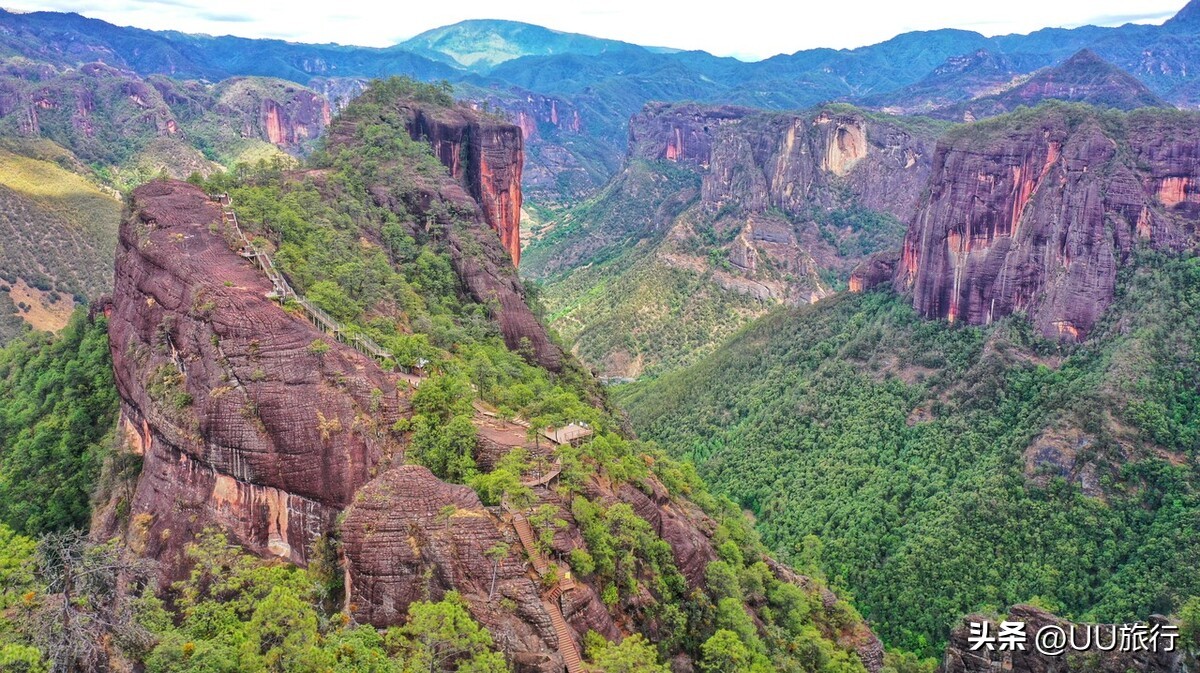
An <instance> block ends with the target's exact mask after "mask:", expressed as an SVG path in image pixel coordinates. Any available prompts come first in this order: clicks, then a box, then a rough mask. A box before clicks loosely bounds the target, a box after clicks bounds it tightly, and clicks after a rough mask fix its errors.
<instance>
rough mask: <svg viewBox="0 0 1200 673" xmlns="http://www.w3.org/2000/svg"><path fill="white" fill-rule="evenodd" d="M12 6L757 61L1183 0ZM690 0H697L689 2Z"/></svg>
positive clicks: (337, 36)
mask: <svg viewBox="0 0 1200 673" xmlns="http://www.w3.org/2000/svg"><path fill="white" fill-rule="evenodd" d="M0 3H2V4H3V6H4V7H5V8H8V9H13V10H39V9H41V10H53V11H70V12H79V13H80V14H83V15H84V16H89V17H93V18H97V19H103V20H105V21H108V22H110V23H115V24H117V25H122V26H137V27H140V28H150V29H155V30H166V29H170V30H180V31H184V32H188V33H208V34H210V35H238V36H242V37H269V38H279V39H285V40H292V41H297V42H321V43H324V42H338V43H341V44H354V45H363V46H375V47H384V46H389V45H392V44H395V43H397V42H400V41H403V40H404V39H405V38H408V37H412V36H413V35H416V34H418V33H420V32H422V31H425V30H428V29H430V28H436V27H438V26H444V25H447V24H451V23H455V22H457V21H461V20H464V19H510V20H514V21H525V22H528V23H535V24H538V25H541V26H545V27H547V28H553V29H555V30H562V31H568V32H575V33H585V34H587V35H594V36H597V37H606V38H612V39H618V40H625V41H626V42H633V43H635V44H642V45H650V46H664V47H675V48H680V49H703V50H705V51H708V52H710V53H713V54H716V55H718V56H735V57H737V58H741V59H743V60H757V59H760V58H766V57H768V56H772V55H774V54H780V53H786V54H790V53H793V52H796V51H799V50H801V49H810V48H814V47H834V48H853V47H860V46H864V45H868V44H874V43H877V42H882V41H884V40H886V39H888V38H891V37H893V36H895V35H897V34H899V33H904V32H908V31H913V30H930V29H936V28H961V29H965V30H973V31H977V32H980V33H983V34H985V35H1001V34H1007V33H1028V32H1031V31H1034V30H1037V29H1039V28H1045V27H1064V28H1071V27H1075V26H1082V25H1087V24H1093V25H1100V26H1116V25H1121V24H1123V23H1129V22H1134V23H1161V22H1162V21H1164V20H1166V19H1167V18H1170V16H1172V15H1173V14H1174V13H1175V12H1176V11H1178V10H1179V9H1180V8H1181V7H1182V6H1183V5H1184V4H1185V0H1004V1H1003V2H970V1H966V2H964V0H909V1H907V2H906V1H904V0H858V1H857V2H853V3H850V2H831V1H830V0H821V1H820V2H814V1H812V0H791V1H790V2H788V1H786V0H785V2H780V1H779V0H737V2H733V3H728V4H724V5H723V7H724V8H723V9H722V10H721V11H712V10H710V9H709V7H712V6H714V5H713V4H710V3H704V4H701V3H695V4H690V3H682V2H654V1H653V0H518V1H517V2H498V1H496V0H490V1H488V2H483V1H480V0H450V1H446V0H441V1H434V2H429V1H422V0H416V1H413V0H407V1H406V0H323V1H321V2H311V1H309V0H0ZM689 4H690V6H689Z"/></svg>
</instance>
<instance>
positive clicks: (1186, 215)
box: [853, 104, 1200, 340]
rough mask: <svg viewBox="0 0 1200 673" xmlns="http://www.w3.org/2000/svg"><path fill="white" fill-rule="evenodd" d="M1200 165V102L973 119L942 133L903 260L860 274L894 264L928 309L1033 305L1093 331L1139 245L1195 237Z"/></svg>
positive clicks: (961, 312)
mask: <svg viewBox="0 0 1200 673" xmlns="http://www.w3.org/2000/svg"><path fill="white" fill-rule="evenodd" d="M1198 178H1200V134H1198V133H1197V126H1196V124H1195V119H1194V116H1192V115H1190V114H1185V113H1173V112H1167V113H1162V112H1153V111H1139V112H1135V113H1131V114H1130V115H1128V116H1119V115H1118V116H1115V117H1114V116H1111V115H1107V116H1106V115H1104V114H1101V113H1099V112H1097V111H1095V110H1093V109H1089V108H1080V107H1072V106H1069V105H1062V104H1051V105H1047V106H1043V107H1039V108H1037V109H1035V110H1033V111H1029V112H1025V113H1017V114H1015V115H1012V116H1007V117H1001V118H997V119H996V120H994V121H992V122H985V123H981V124H977V125H974V126H972V127H968V128H964V129H963V130H962V131H961V132H958V133H952V134H950V135H949V136H948V137H947V138H946V139H944V140H943V141H942V142H941V143H940V144H939V146H938V150H937V152H936V153H935V155H934V159H933V173H932V175H931V177H930V179H929V184H928V186H927V188H926V190H925V196H924V197H923V198H922V201H921V204H920V206H919V208H918V209H917V212H916V214H915V215H914V217H913V218H912V220H911V224H910V226H909V229H908V233H907V235H906V237H905V241H904V246H903V250H902V252H901V254H900V255H899V258H898V260H897V258H896V256H895V255H881V259H877V260H875V261H873V263H872V266H871V267H870V268H868V267H864V268H863V269H862V270H860V271H859V272H858V273H856V274H855V280H854V281H853V285H854V287H855V288H857V289H862V288H866V287H870V286H872V285H874V284H879V283H881V282H883V280H884V277H885V274H883V273H881V272H880V271H879V270H880V269H882V268H886V267H887V266H888V265H889V264H895V267H896V271H895V274H894V286H895V288H896V289H897V290H898V291H901V292H911V293H912V296H913V306H914V307H915V308H916V309H917V310H918V311H919V312H920V313H921V314H922V315H924V316H926V317H929V318H941V319H945V320H949V321H952V322H953V321H959V320H961V321H964V322H967V323H969V324H973V325H982V324H988V323H990V322H992V321H994V320H996V319H998V318H1000V317H1003V316H1006V315H1009V314H1012V313H1014V312H1018V311H1022V312H1026V313H1028V315H1029V317H1030V319H1031V320H1032V321H1033V322H1034V324H1035V325H1036V326H1037V327H1038V329H1039V330H1040V331H1041V332H1042V333H1043V334H1045V335H1047V336H1051V337H1058V338H1065V339H1068V340H1081V339H1083V338H1085V337H1086V336H1087V334H1088V332H1089V331H1090V330H1091V329H1092V327H1093V326H1094V325H1095V324H1096V321H1097V319H1098V318H1099V316H1100V314H1101V313H1103V312H1104V310H1105V308H1106V307H1107V306H1108V305H1109V304H1110V303H1111V301H1112V298H1113V292H1114V289H1115V285H1116V278H1117V272H1118V270H1119V269H1120V268H1121V267H1122V265H1123V264H1124V263H1125V262H1126V260H1127V259H1128V258H1129V256H1130V254H1131V251H1132V250H1133V249H1134V247H1135V246H1138V245H1147V246H1150V247H1153V248H1156V249H1163V250H1181V249H1184V248H1187V247H1190V246H1192V245H1194V244H1195V241H1196V233H1197V218H1198V217H1200V192H1198V191H1197V190H1196V184H1197V179H1198ZM893 260H895V261H893Z"/></svg>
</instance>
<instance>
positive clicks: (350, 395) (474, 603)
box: [96, 181, 878, 672]
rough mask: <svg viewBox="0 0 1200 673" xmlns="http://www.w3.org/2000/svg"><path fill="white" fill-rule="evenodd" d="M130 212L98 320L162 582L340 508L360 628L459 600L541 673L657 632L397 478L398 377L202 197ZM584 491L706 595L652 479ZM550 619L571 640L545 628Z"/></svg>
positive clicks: (352, 606) (432, 484)
mask: <svg viewBox="0 0 1200 673" xmlns="http://www.w3.org/2000/svg"><path fill="white" fill-rule="evenodd" d="M130 204H131V211H130V213H129V214H128V216H127V217H126V219H125V221H124V222H123V224H122V227H121V237H120V250H119V255H118V261H117V272H116V289H115V293H114V297H113V300H112V303H111V305H109V306H108V307H107V308H106V311H107V312H108V314H109V316H110V317H109V320H110V322H109V325H110V347H111V350H112V355H113V360H114V368H115V371H116V380H117V386H118V390H119V393H120V397H121V427H122V429H123V431H124V433H125V435H126V438H127V441H128V443H129V445H130V446H132V447H134V449H135V450H136V451H138V452H139V453H140V454H141V455H142V456H143V469H142V473H141V475H140V477H139V479H138V482H137V486H136V489H135V491H134V495H133V497H132V500H131V502H130V507H129V513H128V520H127V526H126V527H125V530H124V534H125V535H126V537H127V539H128V540H129V542H130V544H131V547H132V548H133V549H135V550H137V551H139V552H141V553H144V554H146V555H149V556H152V557H154V558H156V559H158V560H160V561H161V562H162V569H163V574H164V576H165V579H170V578H173V577H178V576H179V575H180V574H181V573H182V572H184V571H185V570H186V568H187V561H186V559H185V558H184V556H183V555H182V551H183V549H184V547H185V546H186V544H187V543H188V542H190V541H191V540H192V539H194V536H195V535H197V534H198V533H199V532H200V531H201V530H203V529H205V528H209V527H218V528H220V529H222V530H225V531H226V532H228V533H229V534H230V535H231V536H232V538H233V539H234V540H235V541H237V542H238V543H240V544H242V545H243V546H245V548H247V549H248V550H250V551H252V552H253V553H256V554H258V555H261V556H265V557H278V558H282V559H285V560H287V561H290V562H292V563H297V564H301V565H304V564H306V563H308V561H309V554H310V553H311V551H312V549H313V543H314V542H315V541H316V540H318V539H319V538H321V537H322V536H325V535H327V534H329V533H330V532H331V531H333V530H334V527H335V525H336V522H337V520H338V518H339V515H341V514H343V513H344V516H341V517H340V518H341V519H342V522H341V525H340V528H338V531H339V534H340V538H341V541H342V545H341V548H342V550H343V551H342V555H343V556H342V561H343V566H344V569H345V589H346V609H347V610H348V612H349V614H351V615H353V616H354V617H355V618H356V619H359V620H361V621H363V622H365V623H370V624H374V625H377V626H381V627H383V626H388V625H392V624H396V623H398V622H399V621H400V620H402V619H403V616H404V615H405V613H406V611H407V608H408V606H409V605H410V604H411V603H412V602H413V601H417V600H426V599H429V598H435V599H436V598H439V597H441V596H443V595H444V594H445V593H446V592H448V591H451V590H453V591H457V592H459V593H460V594H461V595H462V597H463V598H464V600H465V601H466V603H467V605H468V607H469V609H470V611H471V614H472V615H473V617H474V618H475V619H477V620H478V621H479V622H480V623H482V624H484V625H485V626H486V627H487V628H488V629H489V631H490V632H491V633H492V634H493V636H494V637H495V639H496V642H497V644H498V646H499V647H500V648H502V649H503V650H504V652H505V653H506V655H507V656H508V658H509V660H510V661H511V662H512V663H513V664H514V665H515V666H516V668H517V670H521V671H545V672H549V671H561V670H562V667H563V663H562V662H563V652H564V647H565V645H564V643H563V642H562V641H561V640H560V638H561V637H567V638H571V639H572V640H573V641H575V642H576V647H578V644H579V642H580V641H581V639H582V635H583V634H585V633H587V632H588V631H596V632H598V633H600V634H602V635H604V636H606V637H609V638H619V637H621V636H622V635H623V634H627V633H630V632H632V631H635V630H636V631H641V632H644V633H648V634H650V635H652V636H655V637H667V636H669V635H670V634H669V633H665V632H661V631H660V630H661V629H663V628H665V627H664V626H663V625H661V624H659V623H657V622H655V621H654V620H653V618H652V617H650V616H648V613H647V612H646V611H645V610H644V608H645V607H646V606H647V605H649V604H650V601H652V598H651V597H650V596H649V595H644V596H638V597H635V598H633V599H629V600H627V601H624V602H621V603H618V604H617V605H616V606H614V607H611V608H610V607H609V606H606V605H605V603H604V602H603V601H601V600H600V598H599V592H598V589H599V587H598V586H597V585H595V584H594V583H593V582H594V580H592V579H591V578H589V577H582V578H579V577H576V578H574V581H573V588H572V589H571V590H569V591H566V592H563V593H561V596H559V595H558V594H557V593H547V582H546V581H545V580H544V579H543V578H541V577H539V573H535V572H534V571H533V569H531V568H530V564H529V562H528V561H527V560H526V557H525V552H524V551H523V545H522V542H521V541H520V539H519V536H518V535H517V533H516V530H515V526H514V523H515V516H514V515H513V514H512V513H510V512H509V511H507V510H505V509H503V508H498V507H484V506H483V505H482V504H481V503H480V500H479V498H478V497H477V496H476V494H475V492H474V491H472V490H471V489H469V488H467V487H465V486H459V485H454V484H448V483H445V482H442V481H441V480H439V479H437V478H436V477H435V476H434V475H433V474H432V473H430V472H429V470H427V469H426V468H424V467H419V466H416V465H405V464H403V455H402V448H403V447H402V443H403V437H402V436H401V435H398V434H397V433H396V432H395V431H394V429H393V425H394V423H395V421H396V420H398V419H400V418H405V417H407V416H409V415H410V413H411V410H410V405H409V395H408V390H409V389H408V388H407V386H405V385H397V381H398V377H399V376H400V375H398V374H394V373H390V372H385V371H383V370H381V369H380V368H379V367H378V365H377V364H376V362H375V361H374V360H371V359H369V358H367V357H365V356H363V355H361V354H359V353H358V352H356V351H354V350H352V349H350V348H348V347H346V346H344V345H342V344H341V343H339V342H337V341H334V340H332V339H329V338H328V337H327V336H326V335H324V334H322V333H321V332H320V331H318V330H317V329H316V328H315V327H314V326H312V325H311V324H310V323H309V322H308V321H307V320H306V319H305V317H304V316H303V315H301V314H298V313H292V312H289V311H288V310H286V309H285V308H283V307H282V306H280V305H279V304H277V303H275V302H274V301H272V300H271V299H270V298H268V296H267V294H268V292H269V291H270V290H271V289H272V288H271V286H270V283H269V282H268V280H267V279H266V277H265V275H264V274H262V273H261V272H260V271H259V270H258V269H257V268H256V267H255V266H253V265H252V264H251V263H250V262H249V261H248V260H246V259H244V258H243V257H241V256H240V255H239V254H238V253H237V252H235V251H234V248H233V245H235V244H236V240H233V239H232V238H231V237H229V236H228V234H229V233H230V232H229V230H228V229H227V228H226V225H225V224H223V223H222V217H221V212H220V209H219V208H218V206H217V205H216V204H215V203H213V202H212V201H210V200H209V199H208V197H207V196H206V195H205V194H204V193H203V192H201V190H199V189H198V188H196V187H194V186H192V185H189V184H187V183H183V182H172V181H156V182H153V183H149V184H147V185H143V186H142V187H140V188H138V189H137V190H135V191H134V193H133V195H132V197H131V201H130ZM478 228H480V229H482V230H483V231H484V232H485V233H486V234H487V235H488V236H492V234H491V232H490V231H489V230H487V229H486V228H485V227H484V226H483V224H482V223H479V224H478ZM493 238H494V237H493ZM231 240H233V244H231ZM497 247H498V246H497ZM510 268H511V267H510ZM317 342H321V343H324V344H325V346H323V347H319V348H317V347H314V346H313V345H314V343H317ZM486 422H487V421H485V420H484V419H482V418H479V419H477V420H476V423H477V427H479V428H480V429H481V431H482V428H483V425H484V424H485V423H486ZM517 436H518V441H520V438H522V437H523V436H524V435H523V433H521V432H518V433H517ZM482 444H483V443H482V442H481V446H482ZM483 458H484V456H481V464H484V463H486V461H485V460H482V459H483ZM582 492H583V495H584V496H586V498H587V499H588V500H591V501H593V502H600V503H606V504H610V505H611V504H616V503H627V504H629V505H630V506H631V508H632V509H633V511H634V512H635V513H636V514H637V516H640V517H641V518H643V519H644V520H645V521H646V522H647V523H649V525H650V528H651V530H653V531H654V532H655V533H656V534H657V535H658V536H660V537H661V538H662V539H663V540H665V541H666V542H667V543H668V545H669V546H670V548H671V555H672V557H673V559H674V562H675V564H676V565H677V566H678V567H679V568H680V571H681V573H682V574H683V576H684V579H685V581H686V582H687V584H688V586H689V587H690V588H700V587H702V586H703V584H704V572H705V568H706V566H707V564H708V562H709V561H711V560H714V559H715V558H717V554H716V550H715V547H714V542H713V535H714V533H715V531H716V529H717V525H716V523H715V522H714V521H713V520H711V519H710V518H709V517H708V516H707V515H705V514H704V513H703V512H702V511H701V510H699V509H698V508H697V507H696V506H695V505H693V504H691V503H690V502H688V501H686V500H682V499H680V498H677V497H672V496H671V495H669V494H668V492H667V490H666V489H665V487H664V486H663V485H662V484H661V483H660V482H658V481H657V480H656V479H655V478H654V477H648V478H647V479H646V480H645V481H644V482H643V484H642V486H641V488H636V487H634V486H632V485H628V484H624V485H620V484H613V483H611V482H609V481H607V480H605V479H602V478H601V477H600V476H593V477H591V478H589V479H588V481H587V483H586V484H585V485H584V486H583V488H582ZM535 494H536V496H537V498H538V500H539V504H541V505H551V506H556V507H557V508H558V509H559V517H561V518H562V519H563V520H564V521H565V522H566V525H565V526H563V527H561V528H557V529H556V531H555V534H554V536H553V540H552V544H551V545H550V548H551V551H550V553H551V555H552V556H553V558H554V559H556V560H557V562H558V563H560V564H564V567H565V564H566V561H565V560H564V559H567V558H568V557H569V555H570V553H571V551H572V550H575V549H583V548H585V547H586V545H585V543H584V540H583V537H582V534H581V532H580V528H579V526H578V524H577V523H576V521H575V520H574V518H573V516H572V515H571V508H570V502H569V500H568V499H567V498H566V497H565V496H563V495H562V494H560V492H559V491H558V490H556V489H554V488H551V487H547V486H537V487H536V488H535ZM105 512H106V514H104V515H101V516H100V517H99V519H100V520H98V521H97V523H96V532H97V534H98V535H99V536H107V535H109V534H112V533H115V532H118V531H119V530H120V529H121V528H122V526H121V524H120V522H119V521H118V517H117V516H116V515H115V511H114V508H106V509H105ZM497 550H500V551H497ZM771 567H772V568H773V569H774V572H775V573H776V574H777V575H778V576H779V577H780V578H781V579H782V580H784V581H789V582H794V583H796V584H798V585H799V586H801V587H802V588H804V589H806V590H808V591H810V592H812V591H816V588H815V587H812V586H810V584H809V582H808V581H807V580H806V579H805V578H802V577H799V576H796V575H794V574H792V573H791V572H790V571H787V570H786V569H785V568H782V567H781V566H777V565H774V563H773V562H772V566H771ZM559 615H561V616H562V617H564V618H565V623H566V625H567V626H566V629H567V630H566V631H565V632H563V631H561V630H559V629H556V628H555V620H556V619H558V617H559ZM851 626H852V627H853V628H851V627H839V628H840V629H841V630H839V631H838V632H836V633H831V637H836V638H840V639H841V640H840V641H839V642H841V644H842V646H843V647H846V648H850V649H857V650H858V651H860V653H861V656H862V657H863V659H864V662H866V663H867V665H868V667H869V669H870V670H878V662H877V661H876V660H875V657H874V654H875V650H876V649H877V645H878V641H877V640H875V639H874V636H873V635H871V634H870V631H869V629H867V628H866V627H865V625H862V624H861V623H859V624H856V625H851Z"/></svg>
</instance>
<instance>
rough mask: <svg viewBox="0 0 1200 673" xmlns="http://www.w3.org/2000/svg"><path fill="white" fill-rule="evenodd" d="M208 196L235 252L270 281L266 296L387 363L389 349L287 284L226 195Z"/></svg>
mask: <svg viewBox="0 0 1200 673" xmlns="http://www.w3.org/2000/svg"><path fill="white" fill-rule="evenodd" d="M212 199H213V200H214V201H216V202H217V203H219V204H221V224H223V225H224V226H226V227H230V228H232V229H233V232H234V235H235V236H236V240H237V241H240V242H241V246H242V247H241V249H240V250H239V251H238V254H240V255H241V256H242V257H245V258H246V259H248V260H250V261H251V262H253V263H254V265H255V266H257V267H258V268H259V269H262V271H263V273H265V274H266V275H267V278H268V279H270V281H271V287H272V289H271V292H270V294H268V295H267V296H268V297H271V298H272V299H275V300H277V301H280V302H283V301H286V300H289V299H290V300H292V301H294V302H295V303H296V304H297V305H298V306H300V308H301V309H302V310H303V311H304V314H305V316H306V317H307V318H308V321H309V322H311V323H312V324H313V325H314V326H315V327H316V328H317V329H319V330H321V331H322V332H324V333H326V334H329V335H331V336H333V338H335V339H337V340H338V341H340V342H342V343H344V344H346V345H348V346H350V347H351V348H353V349H354V350H356V351H358V352H360V353H362V354H363V355H366V356H369V357H372V358H375V360H377V361H378V362H379V363H380V364H385V365H387V364H394V363H391V362H390V360H391V359H392V353H391V351H388V350H387V349H385V348H383V347H382V346H380V345H379V344H377V343H375V341H374V340H373V339H371V338H370V337H367V336H364V335H362V334H357V333H354V332H348V331H346V329H345V328H344V327H343V326H342V324H341V323H339V322H338V321H337V320H334V319H333V316H331V315H329V314H328V313H326V312H325V311H323V310H321V309H320V307H318V306H317V305H316V304H314V303H312V302H311V301H309V300H308V299H306V298H304V297H303V296H301V295H299V294H297V293H296V291H295V290H293V289H292V286H291V285H288V282H287V279H286V278H284V277H283V274H282V273H280V271H279V269H278V268H276V266H275V263H274V262H273V261H271V256H270V255H268V254H267V253H266V251H263V250H259V249H258V248H256V247H254V244H253V243H251V242H250V239H249V237H247V236H246V234H245V232H243V231H242V227H241V224H240V223H239V222H238V218H237V212H236V211H235V210H234V209H233V199H231V198H230V197H229V195H228V194H214V195H213V196H212Z"/></svg>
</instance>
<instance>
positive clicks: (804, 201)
mask: <svg viewBox="0 0 1200 673" xmlns="http://www.w3.org/2000/svg"><path fill="white" fill-rule="evenodd" d="M629 133H630V152H631V154H632V155H633V156H635V157H640V158H646V159H667V160H669V161H675V162H681V163H686V164H689V165H692V166H696V167H699V168H702V169H704V171H705V172H704V177H703V186H702V198H703V199H704V200H705V201H706V202H707V203H711V204H712V205H713V208H716V209H719V208H720V207H721V206H723V205H725V204H727V203H737V204H739V205H742V206H744V207H746V208H749V209H751V210H766V209H768V208H779V209H781V210H784V211H786V212H789V213H797V214H799V213H801V212H803V211H805V210H806V209H807V208H809V207H810V206H813V205H821V206H834V205H836V203H837V201H836V199H837V196H838V195H837V194H836V190H835V189H834V188H835V187H837V186H838V183H839V181H840V182H844V183H845V185H846V186H847V187H849V188H850V190H851V191H852V192H853V193H854V194H856V195H857V196H858V197H859V198H860V199H861V202H862V204H863V205H864V206H866V207H867V208H870V209H872V210H878V211H882V212H887V213H891V214H892V215H895V216H896V217H898V218H900V219H902V220H907V219H908V217H909V216H911V215H912V212H913V210H914V209H915V207H916V204H917V197H918V196H919V193H920V187H921V186H922V185H923V184H924V183H925V180H926V179H927V178H928V176H929V166H930V158H931V156H932V150H933V140H932V138H931V137H928V136H926V135H923V134H922V135H918V134H914V133H911V132H909V131H907V130H906V129H904V128H903V127H901V126H900V125H899V124H897V123H892V122H884V121H878V120H875V119H873V118H871V117H868V116H867V115H866V114H864V113H862V112H860V111H857V110H853V109H852V108H838V107H830V108H827V109H820V110H818V111H816V112H815V113H812V114H808V115H786V114H779V113H772V112H763V111H757V110H750V109H747V108H737V107H730V106H723V107H711V106H698V105H668V104H652V105H648V106H647V107H646V109H645V110H644V111H643V112H642V114H640V115H637V116H635V117H634V118H633V120H632V121H631V122H630V127H629Z"/></svg>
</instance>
